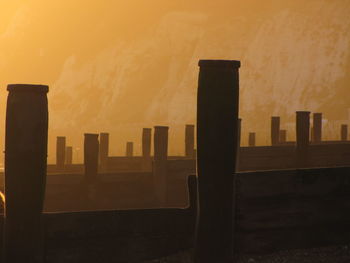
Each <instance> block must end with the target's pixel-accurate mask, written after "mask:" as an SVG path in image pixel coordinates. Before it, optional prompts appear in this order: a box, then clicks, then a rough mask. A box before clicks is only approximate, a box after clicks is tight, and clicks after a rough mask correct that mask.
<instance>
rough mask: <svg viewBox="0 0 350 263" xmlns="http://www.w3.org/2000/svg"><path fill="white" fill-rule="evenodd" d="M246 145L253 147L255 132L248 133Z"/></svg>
mask: <svg viewBox="0 0 350 263" xmlns="http://www.w3.org/2000/svg"><path fill="white" fill-rule="evenodd" d="M248 145H249V146H250V147H254V146H255V132H250V133H249V138H248Z"/></svg>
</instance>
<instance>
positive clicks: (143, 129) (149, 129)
mask: <svg viewBox="0 0 350 263" xmlns="http://www.w3.org/2000/svg"><path fill="white" fill-rule="evenodd" d="M142 129H143V130H147V131H148V130H152V128H142Z"/></svg>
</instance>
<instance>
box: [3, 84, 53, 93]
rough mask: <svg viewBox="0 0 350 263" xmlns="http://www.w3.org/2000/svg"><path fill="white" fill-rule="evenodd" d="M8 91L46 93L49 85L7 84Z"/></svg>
mask: <svg viewBox="0 0 350 263" xmlns="http://www.w3.org/2000/svg"><path fill="white" fill-rule="evenodd" d="M7 90H8V91H9V92H33V93H47V92H49V86H47V85H40V84H9V85H7Z"/></svg>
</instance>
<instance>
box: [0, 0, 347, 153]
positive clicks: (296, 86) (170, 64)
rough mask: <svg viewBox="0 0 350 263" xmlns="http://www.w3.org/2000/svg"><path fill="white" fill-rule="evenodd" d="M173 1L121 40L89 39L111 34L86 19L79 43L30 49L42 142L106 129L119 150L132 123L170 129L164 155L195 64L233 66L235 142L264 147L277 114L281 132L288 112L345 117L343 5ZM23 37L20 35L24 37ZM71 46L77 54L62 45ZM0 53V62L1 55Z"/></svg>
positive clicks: (175, 138) (130, 136) (135, 132)
mask: <svg viewBox="0 0 350 263" xmlns="http://www.w3.org/2000/svg"><path fill="white" fill-rule="evenodd" d="M180 2H181V1H179V4H178V6H176V5H175V4H174V5H175V6H171V7H164V10H163V11H162V13H160V14H157V16H154V17H153V20H152V21H151V22H149V24H147V21H148V20H147V19H145V21H142V23H145V25H142V26H143V27H142V26H141V25H139V24H138V23H137V17H135V21H134V22H135V23H136V24H137V25H135V26H133V24H132V23H131V22H130V23H129V24H128V26H129V27H130V28H129V31H127V32H128V34H126V33H125V32H124V34H121V35H118V30H117V29H118V28H117V27H116V33H115V34H116V36H114V37H101V36H100V35H98V34H97V33H96V32H100V31H103V28H104V27H108V28H109V29H108V34H114V32H113V31H111V27H110V25H109V24H110V23H111V21H113V17H112V13H106V14H104V16H101V17H98V18H94V19H95V20H91V21H90V20H86V21H85V22H86V24H87V25H85V26H84V27H83V28H84V30H88V26H89V24H91V23H93V22H95V24H94V25H93V26H92V27H91V36H89V37H88V38H87V36H85V35H84V34H83V33H82V32H79V34H82V41H83V40H85V42H79V39H78V38H73V39H72V43H70V42H67V41H68V40H67V39H68V38H67V39H65V41H62V42H60V39H59V38H58V39H57V42H58V43H59V44H56V45H58V47H57V46H55V47H54V48H53V50H60V49H59V45H61V46H62V49H65V48H66V49H67V51H66V52H63V51H59V52H58V54H60V53H62V54H61V56H60V58H58V55H55V56H53V55H52V54H51V55H50V52H49V50H50V45H52V43H51V42H48V43H44V45H42V46H41V47H40V48H41V49H40V50H39V51H38V52H39V53H38V54H39V56H38V57H40V58H39V60H40V64H41V65H45V56H46V57H47V59H48V60H47V61H46V62H47V63H50V64H52V63H57V65H55V66H51V68H50V70H51V71H52V72H54V73H52V72H50V74H48V77H44V78H43V79H44V80H45V81H46V82H49V83H48V84H50V87H51V90H50V94H49V99H50V128H51V130H50V135H51V136H50V138H51V139H50V140H51V142H52V143H53V142H54V136H56V135H62V134H66V135H68V136H69V139H68V142H69V143H71V142H72V141H74V142H73V143H74V144H75V145H78V144H79V143H81V141H82V133H83V132H100V131H109V132H111V136H112V143H113V144H114V146H112V152H123V151H124V148H122V147H124V142H126V141H127V140H134V138H136V139H135V141H136V143H137V144H138V143H139V137H140V134H141V130H140V129H141V128H142V127H145V126H153V125H156V124H161V125H170V126H171V130H170V138H171V140H172V144H171V149H172V150H174V151H176V152H181V151H182V150H183V149H182V145H181V144H180V143H179V140H180V142H182V136H183V126H184V124H185V123H194V122H195V103H196V86H197V75H198V67H197V62H198V60H199V59H202V58H209V59H210V58H221V59H237V60H241V62H242V67H241V97H240V98H241V100H240V110H241V113H240V115H241V117H242V118H243V119H244V126H243V127H244V130H243V132H244V136H243V140H244V142H245V141H246V136H245V134H246V133H247V132H248V130H249V131H256V132H257V133H258V135H257V139H258V142H259V143H267V142H268V136H267V135H266V134H265V133H266V132H268V128H269V118H270V116H271V115H281V116H282V118H283V120H282V122H283V125H286V127H288V128H289V130H290V132H292V131H293V126H292V125H291V124H290V123H291V122H293V121H294V112H295V111H296V110H310V111H321V112H324V113H325V117H326V118H327V120H325V124H326V123H333V126H334V125H335V124H334V123H335V122H334V121H336V120H337V121H338V122H342V120H347V119H348V108H350V99H349V96H348V94H349V87H348V86H349V83H350V76H349V69H350V56H349V51H350V20H349V19H348V14H349V13H350V1H346V0H344V1H342V0H338V1H313V0H311V1H307V2H305V1H291V2H290V3H286V4H284V5H282V4H280V3H278V2H276V1H272V0H271V1H266V3H265V5H261V3H260V2H259V1H247V2H246V3H243V2H242V3H240V5H239V6H238V7H236V6H235V5H233V4H231V2H229V1H221V2H220V5H218V6H216V7H213V6H211V5H210V4H209V2H208V3H207V2H205V3H206V4H203V6H202V7H201V8H198V9H196V8H194V7H193V6H191V5H190V4H189V6H188V7H187V8H186V5H185V4H180ZM26 8H30V7H28V6H27V7H26ZM21 19H22V20H23V18H21ZM116 19H117V18H116ZM118 19H119V20H120V18H118ZM22 20H21V21H22ZM35 21H36V20H34V22H32V23H34V25H36V26H38V24H35ZM96 21H97V22H98V23H96ZM80 23H82V22H80ZM82 24H83V23H82ZM107 25H108V26H107ZM130 25H131V26H130ZM134 28H135V30H134ZM140 28H141V29H140ZM99 30H100V31H99ZM133 30H134V31H133ZM132 32H134V33H135V34H134V35H133V34H132ZM7 34H8V33H7ZM23 34H24V36H21V38H22V39H23V38H24V39H25V38H26V37H28V36H26V34H25V32H24V33H23ZM85 34H88V33H87V32H85ZM93 34H95V35H97V36H96V38H94V37H93ZM99 34H102V33H99ZM106 34H107V33H106ZM103 36H105V35H103ZM8 37H9V36H7V38H8ZM69 39H70V38H69ZM87 39H88V40H89V41H87ZM74 41H78V42H79V45H78V46H79V48H80V49H81V50H79V48H77V47H76V48H75V49H72V48H71V49H69V48H67V47H68V46H69V45H75V44H76V42H74ZM91 41H92V42H91ZM94 41H96V44H93V43H94ZM50 43H51V44H50ZM45 45H48V47H46V46H45ZM51 49H52V47H51ZM89 50H90V52H89ZM40 52H41V53H40ZM55 54H56V53H55ZM1 57H2V59H4V58H5V61H6V54H2V55H1ZM43 57H44V58H43ZM56 57H57V59H56V60H55V58H56ZM10 59H11V57H10V55H8V59H7V60H10ZM32 63H34V64H35V61H34V62H32ZM38 63H39V62H38ZM42 67H43V66H42ZM5 73H6V72H5ZM43 74H45V72H43ZM13 79H14V78H9V80H10V81H13ZM22 79H24V80H27V79H28V80H29V81H32V79H30V78H25V77H23V78H22ZM37 79H39V78H38V77H36V78H35V80H37ZM2 94H4V93H2ZM4 95H5V94H4ZM285 122H288V123H289V124H287V123H285ZM338 122H337V123H336V126H334V127H333V126H332V125H328V127H325V128H326V129H327V131H325V133H326V134H325V136H333V137H336V136H338V128H339V127H338V124H339V123H338ZM327 132H328V134H327ZM331 133H333V134H331ZM136 146H137V145H136Z"/></svg>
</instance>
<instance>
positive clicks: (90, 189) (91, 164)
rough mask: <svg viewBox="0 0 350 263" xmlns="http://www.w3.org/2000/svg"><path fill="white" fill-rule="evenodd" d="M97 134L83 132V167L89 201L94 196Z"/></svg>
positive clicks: (92, 200)
mask: <svg viewBox="0 0 350 263" xmlns="http://www.w3.org/2000/svg"><path fill="white" fill-rule="evenodd" d="M98 150H99V143H98V134H92V133H85V134H84V168H85V178H84V179H85V185H86V187H87V195H88V198H89V200H90V202H94V200H95V198H96V183H97V172H98Z"/></svg>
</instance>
